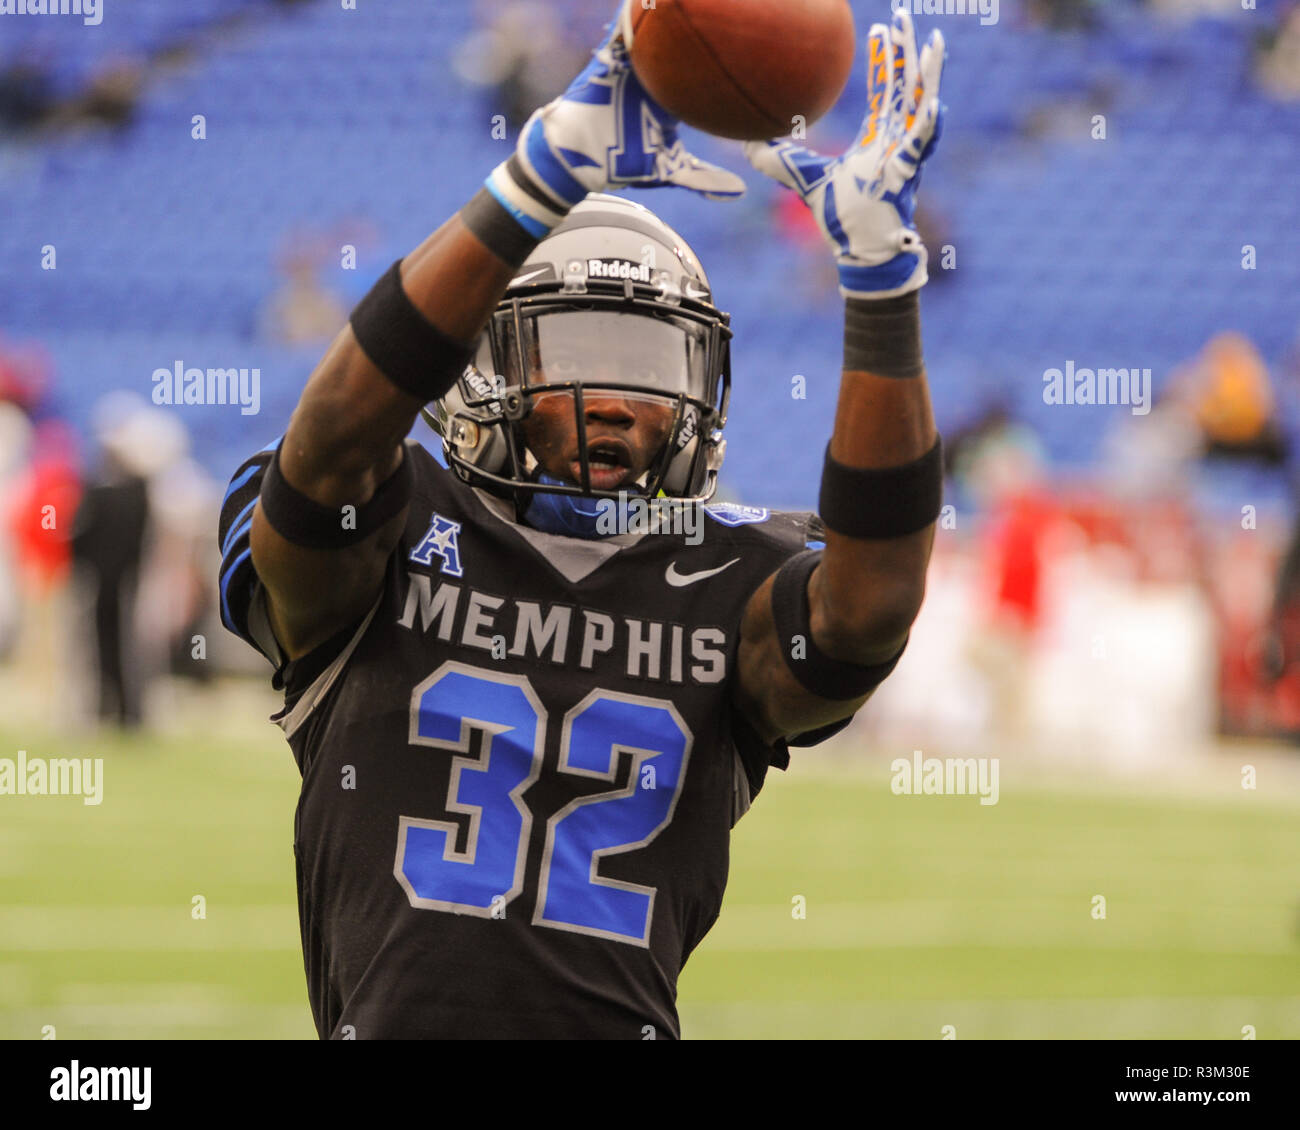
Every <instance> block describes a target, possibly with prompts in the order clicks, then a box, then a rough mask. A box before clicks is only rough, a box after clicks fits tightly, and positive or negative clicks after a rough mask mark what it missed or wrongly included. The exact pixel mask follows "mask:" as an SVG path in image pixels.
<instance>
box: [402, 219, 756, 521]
mask: <svg viewBox="0 0 1300 1130" xmlns="http://www.w3.org/2000/svg"><path fill="white" fill-rule="evenodd" d="M730 320H731V319H730V316H729V315H727V314H724V313H722V312H721V311H720V310H718V309H717V307H715V306H714V305H713V301H712V292H711V290H710V287H709V280H708V277H707V276H706V275H705V273H704V269H703V268H702V267H701V266H700V263H699V260H697V259H696V257H695V254H694V252H692V251H691V249H690V247H689V246H688V245H687V243H686V241H685V240H684V239H682V238H681V236H679V235H678V234H677V233H676V232H675V231H673V230H672V228H670V227H669V226H668V225H667V224H665V223H664V222H663V221H662V220H660V219H659V218H658V217H657V216H656V215H655V214H654V213H653V212H651V211H650V210H649V209H648V208H644V207H642V206H641V205H640V204H635V203H633V202H632V201H630V200H625V199H623V198H622V197H619V196H608V195H605V194H593V195H591V196H588V197H587V199H586V200H584V201H583V202H582V203H581V204H579V205H578V206H577V207H576V208H574V209H573V211H572V212H570V213H569V215H568V216H567V217H566V218H565V220H564V221H563V223H561V224H560V225H559V226H558V227H557V228H556V229H555V230H554V231H552V232H551V234H550V235H549V236H547V237H546V239H544V240H542V242H541V243H539V244H538V245H537V247H536V248H535V249H534V250H533V252H532V254H531V255H529V257H528V260H527V262H525V263H524V264H523V266H522V267H520V268H519V270H518V271H516V272H515V276H514V278H513V279H512V280H511V282H510V285H509V286H508V287H507V288H506V293H505V295H504V297H503V298H502V300H501V302H500V303H499V304H498V305H497V309H496V312H495V313H494V314H493V316H492V319H491V321H490V322H489V323H488V327H487V329H486V330H485V331H484V334H483V336H482V338H481V339H480V340H479V344H478V348H477V352H476V354H475V357H474V360H473V361H472V362H471V363H470V364H469V366H467V367H466V369H465V372H464V373H463V374H462V376H461V377H460V379H459V380H458V381H457V382H456V384H455V386H453V387H452V389H451V390H450V391H449V392H448V393H447V394H446V395H445V396H443V397H442V398H441V399H440V400H436V401H434V403H433V405H432V411H429V410H428V409H426V410H425V418H426V419H427V420H428V421H429V423H430V424H431V425H432V426H433V428H434V430H435V431H437V433H438V434H439V435H440V436H441V437H442V444H443V451H444V453H445V455H446V457H447V462H448V465H449V466H450V467H451V468H452V469H453V470H454V471H455V472H456V473H457V474H458V475H459V476H460V477H461V478H462V479H463V480H465V481H466V482H469V483H472V484H473V485H475V486H482V487H485V488H487V489H489V490H494V491H496V492H497V493H500V494H504V495H506V496H507V497H508V496H510V495H511V494H513V496H514V499H515V501H516V503H517V505H519V506H525V505H526V504H527V502H528V500H529V499H531V498H532V496H533V495H534V494H535V493H536V492H538V491H547V492H553V493H556V494H573V495H578V494H580V495H585V496H589V497H597V498H600V497H615V498H616V497H617V493H616V492H613V491H602V490H597V489H592V488H591V486H590V478H589V473H590V463H589V459H588V450H587V439H586V426H585V413H584V408H583V397H584V393H591V392H594V391H604V392H611V393H618V394H620V395H623V396H634V397H640V398H646V397H650V398H654V399H656V400H658V401H660V402H662V403H666V404H669V405H671V406H672V408H673V420H672V426H671V430H670V432H669V435H668V439H667V441H666V443H665V444H664V447H663V449H662V450H661V452H660V453H659V456H658V458H657V459H655V460H654V462H653V463H652V464H651V467H650V469H649V470H648V471H647V472H646V473H645V475H644V476H643V479H642V481H641V482H639V483H638V488H639V489H640V490H641V491H642V492H643V493H645V494H646V495H648V496H650V497H667V498H675V499H681V500H686V501H690V500H695V501H702V500H706V499H708V498H710V497H712V495H713V492H714V490H715V489H716V486H717V476H718V470H719V468H720V467H721V466H722V458H723V454H724V451H725V449H726V441H725V440H724V439H723V438H722V429H723V427H724V426H725V424H726V418H727V403H728V400H729V398H730V393H731V360H730V359H731V350H730V344H729V343H730V340H731V330H730V329H729V328H728V327H729V323H730ZM556 393H563V394H565V395H568V396H570V397H572V400H573V405H574V413H575V417H576V426H577V435H578V443H579V464H580V467H581V480H580V482H579V483H576V484H575V483H564V484H559V483H557V482H556V480H553V479H547V480H546V481H545V482H539V481H538V474H537V472H538V468H537V464H536V460H535V458H534V457H533V454H532V452H530V451H529V450H528V449H527V447H526V445H525V444H524V442H523V438H522V434H521V430H520V428H519V426H518V425H519V424H520V422H521V421H522V420H523V419H524V418H525V417H526V416H527V415H528V413H529V412H530V411H531V410H532V406H533V403H534V401H535V400H536V398H537V397H539V396H543V395H553V394H556Z"/></svg>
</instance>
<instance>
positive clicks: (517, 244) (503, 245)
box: [460, 157, 555, 267]
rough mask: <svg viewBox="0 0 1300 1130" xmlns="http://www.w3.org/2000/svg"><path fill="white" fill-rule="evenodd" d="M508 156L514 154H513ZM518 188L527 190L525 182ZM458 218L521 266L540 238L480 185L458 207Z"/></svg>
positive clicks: (498, 254)
mask: <svg viewBox="0 0 1300 1130" xmlns="http://www.w3.org/2000/svg"><path fill="white" fill-rule="evenodd" d="M511 160H515V158H513V157H512V158H511ZM521 188H522V189H523V190H524V191H527V184H526V182H525V183H524V184H522V185H521ZM544 203H545V204H546V206H547V207H548V208H554V207H555V203H554V202H553V201H550V200H547V201H545V202H544ZM460 220H461V223H463V224H464V225H465V226H466V227H467V228H469V230H470V233H471V234H472V235H473V236H474V238H475V239H477V240H478V241H479V242H480V243H481V244H483V246H484V247H486V248H487V249H488V250H489V251H491V252H492V254H493V255H495V256H496V257H497V258H498V259H500V260H501V261H502V262H503V263H506V264H507V265H509V266H511V267H521V266H523V263H524V260H525V259H527V258H528V256H529V255H531V254H532V251H533V248H535V247H536V246H537V244H538V242H539V241H538V240H537V239H536V238H535V237H534V236H531V235H529V234H528V232H526V231H524V229H523V228H521V227H520V226H519V222H518V221H517V220H516V219H515V218H514V217H513V216H512V215H510V213H509V212H507V211H506V210H505V209H504V208H503V207H502V206H501V202H500V201H499V200H497V198H496V197H495V196H493V195H492V193H490V192H489V191H488V190H487V189H486V188H480V189H479V190H478V192H477V193H476V194H475V196H474V198H473V199H472V200H470V202H469V203H468V204H466V205H465V207H464V208H462V209H461V210H460Z"/></svg>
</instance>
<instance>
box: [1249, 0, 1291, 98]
mask: <svg viewBox="0 0 1300 1130" xmlns="http://www.w3.org/2000/svg"><path fill="white" fill-rule="evenodd" d="M1255 78H1256V80H1257V81H1258V82H1259V85H1260V86H1261V87H1262V88H1263V89H1264V91H1265V92H1266V93H1268V94H1271V95H1272V96H1273V97H1274V98H1281V99H1288V100H1289V99H1295V98H1300V7H1294V8H1292V9H1291V11H1289V12H1288V13H1287V14H1286V15H1284V16H1283V17H1282V19H1281V21H1280V24H1279V26H1278V28H1277V30H1276V31H1269V32H1265V33H1264V34H1263V35H1262V36H1261V38H1260V41H1259V44H1258V47H1257V49H1256V53H1255Z"/></svg>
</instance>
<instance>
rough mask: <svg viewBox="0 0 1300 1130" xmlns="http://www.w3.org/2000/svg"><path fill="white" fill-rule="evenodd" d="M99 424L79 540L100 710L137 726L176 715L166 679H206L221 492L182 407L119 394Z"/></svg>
mask: <svg viewBox="0 0 1300 1130" xmlns="http://www.w3.org/2000/svg"><path fill="white" fill-rule="evenodd" d="M96 425H97V432H98V436H99V442H100V444H101V447H102V449H103V453H104V461H103V467H102V469H101V472H100V479H99V482H98V483H97V484H96V485H95V486H92V487H91V488H90V489H88V490H87V492H86V502H85V504H83V507H82V513H81V514H79V515H78V535H79V536H78V541H77V546H78V548H79V549H81V550H82V554H81V556H83V557H84V558H85V559H87V560H88V561H89V562H90V563H91V564H92V566H93V567H94V569H95V571H96V573H97V581H98V588H97V592H96V597H95V600H96V615H95V624H96V632H97V636H98V655H99V679H100V699H99V710H100V716H101V718H102V719H105V720H108V721H116V722H118V723H119V724H122V725H134V724H137V723H139V722H141V721H143V720H145V719H147V718H151V717H154V716H162V715H164V714H167V713H170V709H169V704H168V703H165V702H158V701H157V695H158V694H159V692H160V691H162V685H161V684H160V682H159V676H161V675H164V674H166V673H168V672H169V671H178V672H179V673H182V674H186V675H192V676H195V677H197V678H199V679H201V680H204V679H206V678H207V674H208V665H207V662H206V658H207V649H206V640H205V639H199V638H197V636H196V633H197V632H198V625H199V624H200V622H201V621H202V620H203V619H204V617H205V616H206V615H207V613H208V612H209V611H210V607H211V598H210V594H209V589H210V587H211V586H210V585H209V583H208V576H207V570H206V568H205V567H204V566H205V565H206V559H207V556H208V555H209V554H210V553H211V551H212V533H211V531H212V524H213V522H214V521H215V519H216V516H217V513H218V511H219V508H220V501H221V494H220V490H219V488H218V485H217V484H216V482H215V481H214V480H213V479H212V478H211V477H210V476H209V475H208V474H207V472H205V471H204V470H203V469H202V468H201V467H200V466H199V465H198V464H197V463H195V462H194V460H193V459H191V458H190V457H189V449H190V437H189V434H188V432H187V431H186V429H185V426H184V424H183V423H182V422H181V419H180V417H179V416H178V415H177V414H176V413H175V412H169V411H167V410H165V409H162V408H158V407H155V406H154V405H151V404H148V403H146V402H145V401H144V400H143V399H141V398H140V397H138V396H136V395H135V394H133V393H125V392H116V393H110V394H109V395H108V396H106V397H105V398H104V399H103V400H102V401H101V402H100V404H99V405H97V407H96ZM137 593H140V594H144V598H143V599H139V600H137V599H136V594H137Z"/></svg>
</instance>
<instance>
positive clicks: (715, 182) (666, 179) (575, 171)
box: [515, 5, 745, 205]
mask: <svg viewBox="0 0 1300 1130" xmlns="http://www.w3.org/2000/svg"><path fill="white" fill-rule="evenodd" d="M626 13H627V8H626V6H625V5H624V6H622V7H620V14H619V16H618V17H617V18H615V20H613V21H612V22H611V23H610V24H609V27H608V29H607V32H608V34H607V35H606V37H605V41H604V42H603V43H602V44H601V45H600V46H599V47H598V48H597V49H596V51H595V53H594V54H593V55H592V58H591V62H590V63H588V64H587V67H586V69H585V70H584V71H583V72H582V73H581V74H580V75H578V77H577V78H575V79H574V80H573V82H572V83H570V84H569V88H568V90H566V91H565V92H564V93H563V94H562V95H560V97H559V98H557V99H555V100H554V101H553V102H550V103H548V104H547V105H545V106H543V107H542V108H541V109H540V110H537V111H536V112H535V113H534V114H533V115H532V117H530V118H529V119H528V121H527V122H526V123H525V124H524V128H523V129H522V130H521V131H520V136H519V144H518V146H517V148H516V151H515V152H516V156H517V157H518V159H519V161H520V163H521V164H522V165H523V167H524V169H525V171H526V172H527V173H528V174H529V176H530V177H531V178H532V179H533V180H535V181H536V182H537V183H538V184H540V185H542V186H544V187H545V189H546V190H547V191H548V192H550V193H553V194H554V195H555V196H556V197H558V198H559V199H560V200H561V201H563V202H564V203H565V204H567V205H573V204H576V203H578V202H579V201H580V200H581V199H582V198H583V197H584V196H586V195H587V193H588V192H600V191H603V190H605V189H609V188H624V187H635V188H659V187H662V186H666V185H675V186H677V187H679V188H685V189H689V190H690V191H692V192H697V193H699V194H700V195H701V196H706V197H709V198H710V199H720V200H726V199H733V198H735V197H738V196H741V195H742V194H743V193H744V191H745V183H744V181H742V180H741V179H740V177H738V176H736V175H735V174H734V173H729V172H727V171H726V170H725V169H720V168H718V167H717V166H716V165H710V164H708V163H707V162H704V161H701V160H700V159H699V158H697V157H695V156H693V155H692V154H690V153H688V152H687V151H686V147H685V146H684V145H683V144H682V142H681V140H680V139H679V138H678V136H677V126H678V124H679V119H677V118H675V117H673V116H672V115H671V114H669V113H668V112H667V111H666V110H664V109H663V107H661V106H659V105H658V104H657V103H656V102H655V101H654V100H653V99H652V98H651V97H650V95H649V94H647V93H646V92H645V90H644V89H643V88H642V86H641V83H640V81H639V80H638V79H637V77H636V74H635V73H634V72H633V70H632V64H631V62H630V60H629V57H628V50H627V46H626V42H625V39H624V33H623V25H624V23H625V17H626Z"/></svg>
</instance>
